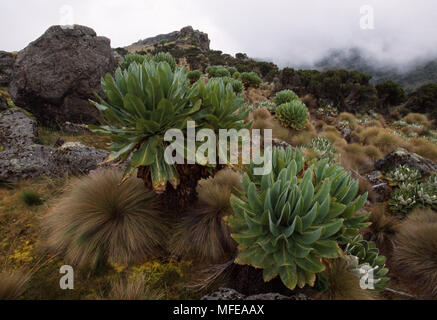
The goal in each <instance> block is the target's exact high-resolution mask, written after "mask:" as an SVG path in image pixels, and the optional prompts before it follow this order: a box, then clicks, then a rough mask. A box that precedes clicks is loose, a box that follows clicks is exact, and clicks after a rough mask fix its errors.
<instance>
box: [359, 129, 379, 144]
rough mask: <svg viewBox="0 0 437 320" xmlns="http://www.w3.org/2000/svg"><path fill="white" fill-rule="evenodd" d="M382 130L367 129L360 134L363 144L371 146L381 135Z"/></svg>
mask: <svg viewBox="0 0 437 320" xmlns="http://www.w3.org/2000/svg"><path fill="white" fill-rule="evenodd" d="M381 131H382V130H381V129H380V128H366V129H364V130H362V131H361V132H360V133H359V136H360V138H361V142H362V143H363V144H371V143H372V142H373V141H374V140H375V139H376V138H377V137H378V135H379V134H380V133H381Z"/></svg>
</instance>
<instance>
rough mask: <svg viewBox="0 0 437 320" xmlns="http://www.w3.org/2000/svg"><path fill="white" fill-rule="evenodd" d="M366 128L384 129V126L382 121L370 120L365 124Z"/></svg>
mask: <svg viewBox="0 0 437 320" xmlns="http://www.w3.org/2000/svg"><path fill="white" fill-rule="evenodd" d="M363 126H364V127H366V128H369V127H377V128H383V127H384V125H383V124H382V123H381V121H380V120H370V121H367V122H366V123H364V124H363Z"/></svg>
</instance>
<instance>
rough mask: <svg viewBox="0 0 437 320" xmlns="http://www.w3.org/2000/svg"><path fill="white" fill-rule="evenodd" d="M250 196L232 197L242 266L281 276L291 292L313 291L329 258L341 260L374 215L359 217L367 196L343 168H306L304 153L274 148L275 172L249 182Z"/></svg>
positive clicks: (246, 178)
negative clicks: (345, 243) (344, 244)
mask: <svg viewBox="0 0 437 320" xmlns="http://www.w3.org/2000/svg"><path fill="white" fill-rule="evenodd" d="M243 189H244V195H243V196H242V197H241V198H237V197H235V196H233V197H232V199H231V203H232V207H233V209H234V212H235V215H233V216H230V217H229V218H228V223H229V225H230V227H231V228H232V230H233V234H232V237H233V238H234V239H235V241H236V242H237V243H238V244H239V251H240V253H239V255H238V257H237V259H236V262H237V263H239V264H245V265H251V266H254V267H256V268H262V269H263V273H264V280H265V281H270V280H272V279H273V278H275V277H276V276H278V275H279V276H280V278H281V280H282V282H283V283H284V284H285V285H286V286H287V287H288V288H290V289H294V288H295V287H296V286H298V287H300V288H302V287H304V286H305V285H307V284H308V285H310V286H313V285H314V282H315V280H316V274H318V273H320V272H322V271H324V270H325V265H324V263H323V259H331V258H336V257H339V256H341V254H342V252H341V250H340V248H339V242H340V241H342V240H344V239H346V238H348V237H351V236H355V235H356V234H357V232H358V230H359V229H361V228H363V227H365V226H367V225H368V224H366V223H364V221H365V220H367V218H368V217H369V214H363V215H359V216H357V215H356V213H357V211H359V210H360V209H361V208H362V206H363V205H364V203H365V201H366V199H367V195H363V196H358V197H357V193H358V182H357V181H353V180H352V179H351V178H350V175H349V174H348V173H347V172H345V171H344V170H343V169H342V168H339V167H338V166H328V165H327V161H326V160H324V161H320V162H318V163H316V164H315V165H313V166H311V167H310V168H307V169H305V161H304V159H303V156H302V154H301V153H300V151H296V152H292V151H291V149H290V148H289V149H287V150H283V149H278V148H274V149H273V170H272V172H271V173H270V174H269V175H265V176H254V175H252V174H251V170H248V173H246V174H245V175H244V177H243Z"/></svg>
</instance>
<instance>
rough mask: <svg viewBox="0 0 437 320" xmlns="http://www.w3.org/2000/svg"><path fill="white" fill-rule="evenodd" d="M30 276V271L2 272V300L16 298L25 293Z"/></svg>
mask: <svg viewBox="0 0 437 320" xmlns="http://www.w3.org/2000/svg"><path fill="white" fill-rule="evenodd" d="M30 278H31V274H30V273H29V272H22V271H15V272H12V271H2V272H0V300H16V299H17V298H18V297H19V296H21V295H22V294H23V292H24V290H25V289H26V285H27V283H28V282H29V280H30Z"/></svg>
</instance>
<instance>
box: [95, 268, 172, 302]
mask: <svg viewBox="0 0 437 320" xmlns="http://www.w3.org/2000/svg"><path fill="white" fill-rule="evenodd" d="M146 277H147V276H146V275H145V274H144V273H138V274H135V275H132V276H130V277H129V276H121V277H120V278H118V279H114V280H112V281H111V284H110V290H109V292H108V293H107V294H106V295H101V296H99V297H98V299H101V300H161V299H163V298H164V292H162V291H161V290H158V289H153V288H151V286H150V285H149V284H148V283H147V280H146Z"/></svg>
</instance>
